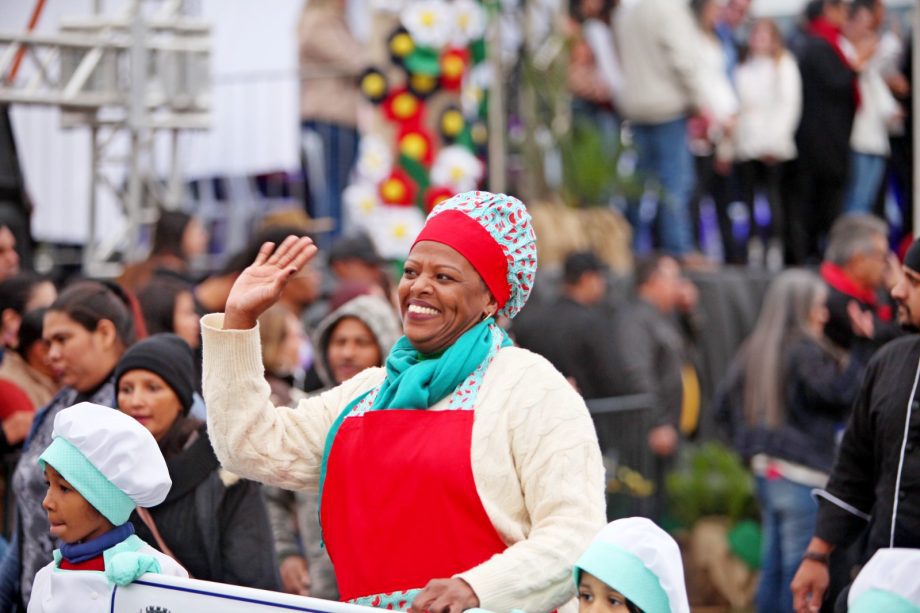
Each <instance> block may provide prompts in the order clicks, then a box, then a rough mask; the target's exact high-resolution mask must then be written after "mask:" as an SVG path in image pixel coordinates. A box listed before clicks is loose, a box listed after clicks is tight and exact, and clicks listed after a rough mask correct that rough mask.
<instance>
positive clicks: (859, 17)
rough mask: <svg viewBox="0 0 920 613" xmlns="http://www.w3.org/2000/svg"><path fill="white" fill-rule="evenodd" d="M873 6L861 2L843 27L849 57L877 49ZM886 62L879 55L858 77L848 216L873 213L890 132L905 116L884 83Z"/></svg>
mask: <svg viewBox="0 0 920 613" xmlns="http://www.w3.org/2000/svg"><path fill="white" fill-rule="evenodd" d="M873 4H874V3H871V2H859V3H855V4H854V5H853V8H852V9H851V12H850V18H849V19H848V20H847V23H846V25H845V26H844V35H845V37H846V38H845V41H846V42H845V44H844V45H843V48H844V51H846V52H847V53H853V54H855V53H856V49H857V48H859V47H867V46H868V47H872V48H876V49H877V48H878V42H879V33H878V29H879V28H880V27H881V25H882V24H881V22H880V21H879V19H878V13H877V12H876V11H875V10H874V7H873ZM877 4H878V5H881V4H882V3H881V2H878V3H877ZM884 61H885V59H884V58H883V57H882V56H881V55H880V54H879V53H878V51H876V53H875V54H874V55H873V56H872V58H871V59H870V60H869V62H868V63H867V64H866V67H865V69H864V70H863V71H862V72H861V73H860V75H859V91H860V95H861V104H860V105H859V108H858V109H857V110H856V117H855V119H854V120H853V132H852V133H851V135H850V178H849V182H848V184H847V189H846V196H845V197H844V201H843V202H844V204H843V211H844V213H847V214H860V213H872V212H873V207H874V204H875V201H876V198H877V197H878V193H879V190H880V189H881V187H882V183H883V182H884V180H885V168H886V166H887V161H888V156H889V155H890V153H891V145H890V143H889V140H888V133H889V128H890V127H893V126H895V125H896V124H897V122H898V120H899V119H900V118H901V117H902V115H903V113H902V110H901V107H900V106H899V105H898V102H897V100H895V97H894V95H892V93H891V90H890V89H889V87H888V84H887V83H886V82H885V77H884V76H883V72H882V70H883V63H884Z"/></svg>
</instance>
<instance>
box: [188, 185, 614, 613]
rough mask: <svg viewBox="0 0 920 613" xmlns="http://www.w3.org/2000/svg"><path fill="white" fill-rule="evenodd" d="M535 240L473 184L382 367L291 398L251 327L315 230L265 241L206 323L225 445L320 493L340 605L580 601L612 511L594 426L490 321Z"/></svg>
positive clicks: (446, 222) (494, 197) (418, 247)
mask: <svg viewBox="0 0 920 613" xmlns="http://www.w3.org/2000/svg"><path fill="white" fill-rule="evenodd" d="M535 241H536V238H535V236H534V233H533V229H532V227H531V221H530V215H529V214H528V213H527V210H526V209H525V208H524V205H523V204H522V203H521V202H520V201H518V200H516V199H515V198H511V197H509V196H505V195H502V194H490V193H487V192H468V193H465V194H460V195H458V196H455V197H453V198H451V199H450V200H447V201H445V202H443V203H442V204H440V205H438V206H437V207H436V208H435V209H434V210H433V211H432V213H431V215H429V217H428V220H427V222H426V225H425V227H424V229H423V230H422V232H421V233H420V234H419V236H418V237H417V238H416V241H415V243H414V245H413V247H412V249H411V250H410V252H409V257H408V259H407V260H406V265H405V272H404V274H403V277H402V279H401V280H400V283H399V303H400V310H401V314H402V320H403V329H404V333H405V336H403V337H402V338H400V339H399V340H398V341H397V342H396V344H395V345H394V346H393V348H392V349H391V350H390V353H389V355H388V356H387V358H386V364H385V368H370V369H367V370H365V371H363V372H361V373H359V374H357V375H355V376H354V377H351V378H350V379H349V380H348V381H346V382H344V383H342V384H341V385H339V386H338V387H336V388H333V389H331V390H329V391H328V392H326V393H324V394H322V395H320V396H319V397H316V398H312V399H310V400H305V401H302V402H301V403H300V404H299V405H298V406H297V407H296V408H295V409H288V408H286V407H276V406H273V405H272V404H271V402H270V401H269V396H270V390H269V388H268V385H267V384H266V383H265V382H264V380H263V379H262V368H261V363H260V352H259V344H258V338H259V337H258V332H257V331H256V330H255V329H253V327H254V325H255V322H256V320H257V318H258V316H259V315H260V314H261V313H262V312H263V311H264V310H265V309H267V308H268V307H269V306H271V304H272V303H273V302H275V301H276V300H277V299H278V296H279V295H280V293H281V291H282V289H283V287H284V284H285V282H286V280H287V279H289V278H290V277H291V276H292V275H293V274H294V273H295V272H296V271H297V270H298V269H299V268H300V267H302V266H303V265H304V264H306V262H307V261H309V260H310V258H312V257H313V255H314V254H315V252H316V248H315V247H314V246H313V245H312V244H311V242H310V240H309V239H296V238H294V237H289V238H288V239H286V240H285V241H284V242H283V243H282V244H281V245H280V246H278V247H277V248H276V247H275V245H272V244H270V243H269V244H266V245H264V246H263V248H262V250H261V252H260V253H259V256H258V257H257V258H256V261H255V263H254V264H253V265H252V266H250V267H249V268H247V269H246V271H244V272H243V274H242V275H240V277H239V278H238V279H237V281H236V283H235V284H234V287H233V289H232V291H231V293H230V297H229V299H228V300H227V312H226V313H225V314H223V315H221V314H215V315H208V316H205V317H204V318H203V319H202V330H203V340H204V394H205V399H206V401H207V404H208V420H209V425H210V428H211V433H212V437H213V438H212V440H213V443H214V448H215V451H216V452H217V455H218V457H219V458H220V459H221V462H222V463H223V464H224V465H225V466H227V467H228V468H230V469H231V470H234V471H237V472H239V473H240V474H242V475H244V476H247V477H250V478H253V479H257V480H260V481H264V482H266V483H270V484H272V485H277V486H279V487H284V488H287V489H294V490H299V489H304V488H316V487H318V488H319V506H320V512H319V515H320V519H321V523H322V531H323V538H324V541H325V544H326V546H327V549H328V551H329V555H330V558H331V559H332V563H333V565H334V567H335V573H336V577H337V579H338V584H339V592H340V595H341V597H342V599H343V600H348V601H352V602H357V603H359V604H367V605H371V606H378V607H382V608H391V609H399V610H406V609H408V610H410V611H415V612H421V611H433V612H437V613H441V612H451V613H454V612H459V611H461V610H464V609H469V608H474V607H482V608H486V609H490V610H495V611H505V610H510V609H514V608H519V609H523V610H526V611H530V612H532V613H539V612H541V611H552V610H554V609H560V610H563V608H564V607H566V606H568V607H574V601H573V600H572V598H573V597H574V595H575V593H574V587H573V586H572V585H571V579H570V578H571V572H572V564H573V563H574V561H575V558H576V556H577V555H578V553H579V552H580V551H581V550H582V549H583V548H584V547H585V546H586V545H587V543H588V542H589V541H590V538H591V536H592V535H593V533H594V532H596V530H597V529H598V528H600V526H601V525H602V524H603V521H604V515H605V514H604V480H603V472H604V471H603V465H602V463H601V458H600V451H599V449H598V444H597V437H596V434H595V432H594V427H593V424H592V422H591V419H590V417H589V415H588V412H587V409H586V408H585V405H584V402H583V401H582V399H581V397H579V396H578V394H577V393H576V392H575V391H574V389H573V388H572V387H571V386H570V385H569V384H568V383H567V382H566V380H565V379H564V378H563V377H562V375H561V374H559V372H558V371H556V370H555V369H554V368H553V367H552V366H551V365H550V364H549V363H548V362H547V361H546V360H544V359H543V358H541V357H539V356H537V355H535V354H532V353H530V352H528V351H525V350H522V349H519V348H516V347H513V346H512V344H511V341H510V340H509V339H508V337H507V336H506V335H505V333H504V331H503V330H502V329H501V328H500V327H499V326H498V325H497V324H496V323H495V319H494V316H496V315H502V316H505V317H509V318H510V317H514V315H516V314H517V312H518V311H519V310H520V309H521V308H522V307H523V306H524V303H525V302H526V300H527V297H528V296H529V294H530V290H531V287H532V285H533V278H534V274H535V273H536V265H537V261H536V244H535ZM567 603H568V604H567Z"/></svg>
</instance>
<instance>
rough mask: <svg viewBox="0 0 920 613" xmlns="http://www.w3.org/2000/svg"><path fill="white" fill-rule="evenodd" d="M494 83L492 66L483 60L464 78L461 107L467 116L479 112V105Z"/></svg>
mask: <svg viewBox="0 0 920 613" xmlns="http://www.w3.org/2000/svg"><path fill="white" fill-rule="evenodd" d="M491 84H492V67H491V66H490V65H489V64H488V63H485V62H483V63H482V64H478V65H476V66H474V67H473V68H472V69H471V70H470V71H469V72H468V73H467V74H466V76H465V77H464V78H463V85H462V86H461V89H460V108H461V109H463V114H464V115H466V116H467V117H475V116H476V115H478V114H479V106H480V104H482V99H483V97H484V96H485V95H486V90H488V89H489V87H490V85H491Z"/></svg>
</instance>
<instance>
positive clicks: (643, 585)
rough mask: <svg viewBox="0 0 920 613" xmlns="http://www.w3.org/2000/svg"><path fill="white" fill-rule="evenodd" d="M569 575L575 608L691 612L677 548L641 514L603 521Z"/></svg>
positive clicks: (585, 611) (612, 612)
mask: <svg viewBox="0 0 920 613" xmlns="http://www.w3.org/2000/svg"><path fill="white" fill-rule="evenodd" d="M574 575H575V585H576V587H577V588H578V610H579V613H589V612H590V613H621V612H622V613H627V612H629V613H690V605H689V603H688V602H687V589H686V587H685V584H684V567H683V563H682V562H681V558H680V549H679V548H678V547H677V543H676V542H674V539H672V538H671V537H670V536H669V535H668V533H667V532H665V531H664V530H662V529H661V528H659V527H658V526H656V525H655V524H654V522H652V521H650V520H648V519H645V518H642V517H629V518H626V519H618V520H616V521H614V522H611V523H609V524H607V526H605V527H604V528H603V529H602V530H601V531H600V532H599V533H598V535H597V536H596V537H594V541H593V542H592V543H591V545H590V547H588V550H587V551H585V553H584V554H582V556H581V558H579V559H578V562H576V563H575V571H574Z"/></svg>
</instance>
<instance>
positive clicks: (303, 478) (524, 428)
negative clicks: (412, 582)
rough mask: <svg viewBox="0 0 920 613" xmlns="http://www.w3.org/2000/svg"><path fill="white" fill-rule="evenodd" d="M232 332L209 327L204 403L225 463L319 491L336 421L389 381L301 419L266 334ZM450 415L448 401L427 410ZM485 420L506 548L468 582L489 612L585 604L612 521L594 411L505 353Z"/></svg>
mask: <svg viewBox="0 0 920 613" xmlns="http://www.w3.org/2000/svg"><path fill="white" fill-rule="evenodd" d="M222 325H223V315H222V314H211V315H206V316H205V317H203V318H202V320H201V329H202V336H203V340H204V399H205V403H206V404H207V407H208V431H209V433H210V437H211V442H212V444H213V445H214V450H215V452H216V453H217V457H218V458H220V461H221V463H222V464H223V465H224V467H225V468H227V469H228V470H231V471H233V472H235V473H238V474H239V475H241V476H243V477H246V478H249V479H255V480H257V481H261V482H263V483H268V484H271V485H276V486H279V487H283V488H287V489H303V488H314V489H315V488H316V487H317V485H318V481H319V474H320V465H321V463H322V456H323V446H324V443H325V440H326V435H327V433H328V432H329V428H330V427H331V425H332V422H333V421H334V420H335V418H336V417H337V416H338V414H339V413H340V412H341V411H342V410H343V409H344V408H345V406H346V405H347V404H348V403H349V401H351V400H352V399H354V398H355V397H356V396H357V395H359V394H361V393H362V392H364V391H367V390H369V389H371V388H373V387H374V386H376V385H377V384H379V383H380V382H382V381H383V379H384V376H385V373H384V370H383V369H382V368H373V369H369V370H366V371H364V372H362V373H361V374H359V375H357V376H355V377H354V378H353V379H351V380H349V381H347V382H345V383H343V384H342V385H340V386H339V387H336V388H334V389H332V390H330V391H328V392H326V393H324V394H321V395H319V396H317V397H314V398H311V399H308V400H303V401H301V402H300V404H299V405H298V406H297V408H295V409H289V408H286V407H275V406H273V405H272V404H271V402H270V400H269V394H270V391H269V387H268V383H266V382H265V379H264V376H263V367H262V356H261V348H260V346H259V333H258V330H257V329H256V328H253V329H251V330H222ZM446 405H447V401H446V399H445V400H442V401H441V402H440V403H438V404H436V405H435V406H433V407H431V409H429V410H441V409H444V408H446ZM475 411H476V414H475V421H474V424H473V440H472V450H471V458H472V466H473V478H474V480H475V482H476V489H477V490H478V492H479V496H480V498H481V499H482V503H483V506H484V507H485V511H486V513H487V514H488V516H489V519H491V520H492V524H493V525H494V526H495V529H496V530H497V532H498V534H499V535H500V536H501V537H502V539H503V540H504V541H505V543H507V545H508V549H506V550H505V551H504V552H503V553H501V554H499V555H496V556H493V557H492V558H491V559H489V560H488V561H486V562H484V563H482V564H480V565H479V566H477V567H475V568H472V569H470V570H468V571H466V572H463V573H460V574H459V575H458V576H459V577H461V578H463V579H464V580H465V581H466V582H467V583H469V584H470V586H471V587H472V588H473V590H474V591H475V592H476V595H477V596H478V597H479V601H480V607H482V608H484V609H489V610H492V611H496V612H504V611H510V610H511V609H514V608H518V609H523V610H524V611H527V612H528V613H540V612H542V611H552V610H553V609H555V608H560V607H561V606H562V605H563V604H564V603H567V602H568V601H570V600H571V599H572V597H573V596H574V594H575V589H574V584H573V581H572V565H573V564H574V563H575V560H576V559H577V558H578V556H579V555H580V554H581V553H582V552H583V551H584V550H585V549H586V548H587V546H588V544H589V543H590V541H591V539H592V538H593V536H594V535H595V534H596V533H597V532H598V531H599V530H600V529H601V528H602V527H603V526H604V523H605V521H606V518H605V510H604V509H605V503H604V468H603V464H602V461H601V454H600V449H599V447H598V443H597V435H596V433H595V431H594V426H593V424H592V422H591V418H590V417H589V415H588V411H587V409H586V408H585V404H584V401H583V400H582V399H581V397H580V396H579V395H578V394H577V393H576V392H575V391H574V389H573V388H572V387H571V385H569V384H568V383H567V382H566V381H565V379H564V378H563V377H562V375H561V374H559V372H558V371H556V370H555V369H554V368H553V367H552V365H550V363H549V362H547V361H546V360H545V359H543V358H542V357H540V356H538V355H536V354H533V353H530V352H529V351H526V350H523V349H519V348H515V347H507V348H504V349H502V350H500V351H499V353H498V355H496V357H495V360H494V361H493V362H492V364H491V366H490V367H489V370H488V371H487V372H486V375H485V378H484V381H483V385H482V388H481V389H480V392H479V396H478V397H477V403H476V408H475ZM365 468H372V467H365ZM407 587H424V586H407ZM573 604H574V603H573V602H572V603H569V606H572V605H573ZM568 608H569V607H568V606H566V607H565V609H568ZM562 610H564V609H562Z"/></svg>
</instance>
